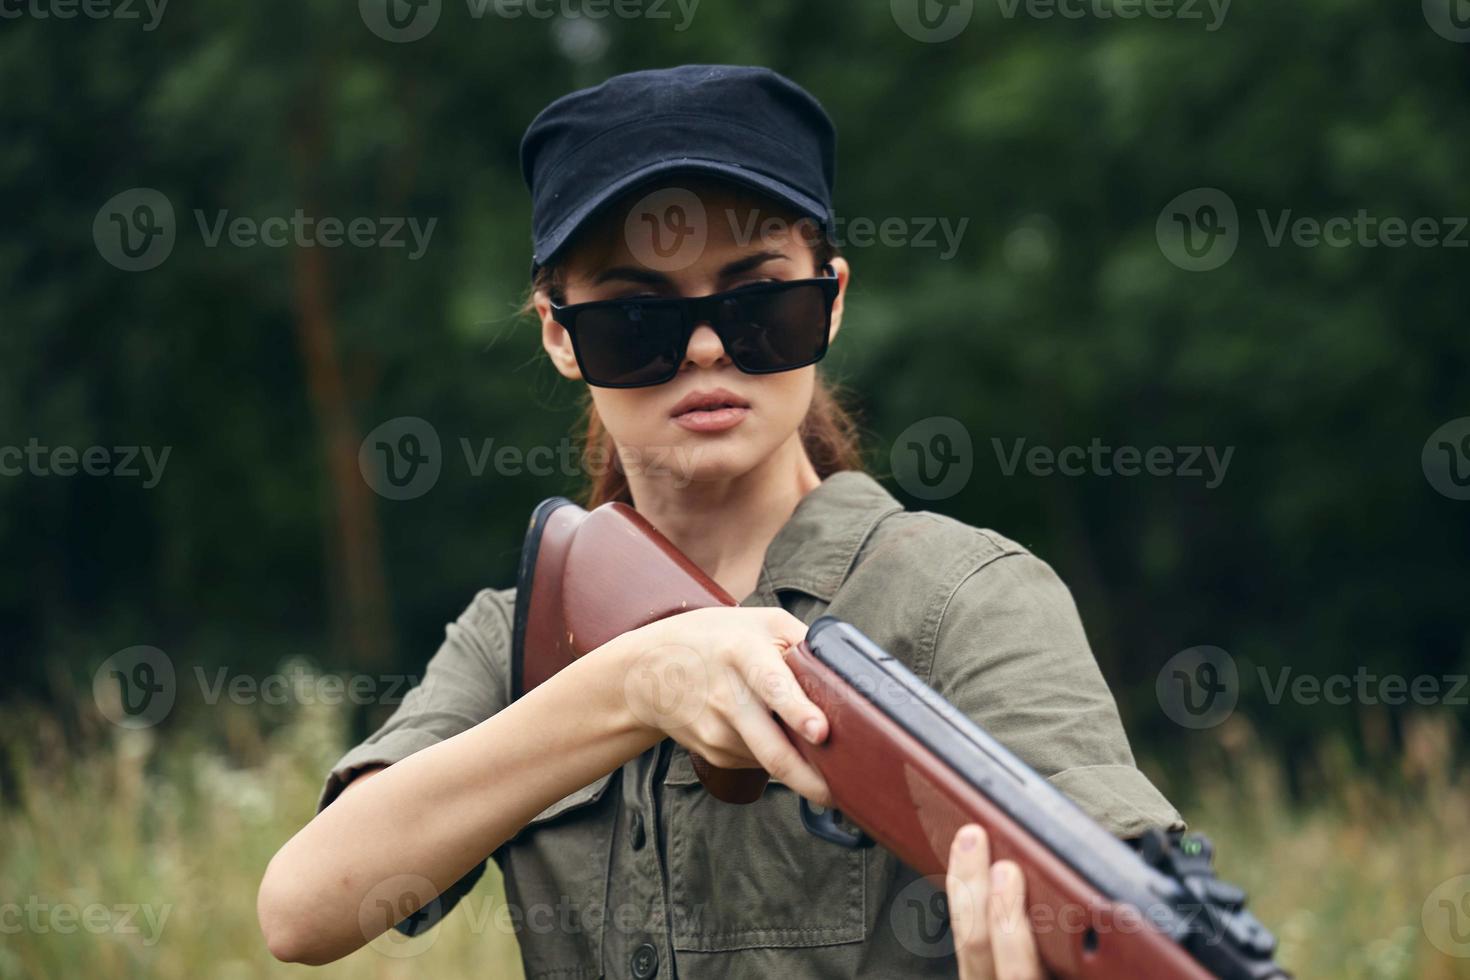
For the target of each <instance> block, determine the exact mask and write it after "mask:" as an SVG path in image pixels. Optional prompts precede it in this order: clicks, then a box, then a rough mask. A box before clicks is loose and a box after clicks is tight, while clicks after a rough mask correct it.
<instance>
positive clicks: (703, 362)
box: [684, 323, 730, 367]
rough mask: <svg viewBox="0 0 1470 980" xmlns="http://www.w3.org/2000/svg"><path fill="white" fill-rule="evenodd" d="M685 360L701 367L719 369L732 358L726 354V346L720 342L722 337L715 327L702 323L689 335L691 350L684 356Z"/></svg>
mask: <svg viewBox="0 0 1470 980" xmlns="http://www.w3.org/2000/svg"><path fill="white" fill-rule="evenodd" d="M684 360H685V361H686V362H689V363H693V364H697V365H699V366H700V367H717V366H720V365H722V364H728V363H729V362H730V356H729V354H727V353H726V352H725V345H724V344H722V343H721V342H720V335H719V334H717V333H715V329H714V327H711V326H710V325H709V324H708V323H701V324H699V325H698V326H696V327H695V328H694V333H692V334H690V335H689V349H688V351H686V352H685V354H684Z"/></svg>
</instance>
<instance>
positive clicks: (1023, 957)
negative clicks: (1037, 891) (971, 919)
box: [990, 861, 1044, 980]
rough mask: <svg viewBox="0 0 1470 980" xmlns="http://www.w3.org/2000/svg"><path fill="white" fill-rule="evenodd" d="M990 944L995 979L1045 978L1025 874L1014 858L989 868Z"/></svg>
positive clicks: (1029, 979) (1034, 979) (1028, 979)
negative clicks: (1034, 930)
mask: <svg viewBox="0 0 1470 980" xmlns="http://www.w3.org/2000/svg"><path fill="white" fill-rule="evenodd" d="M990 946H991V949H992V950H993V955H994V959H995V977H996V980H1042V977H1043V976H1044V974H1043V973H1042V970H1041V955H1040V954H1039V953H1038V952H1037V950H1036V937H1035V936H1034V935H1032V932H1031V920H1030V918H1029V917H1028V916H1027V915H1026V878H1025V876H1024V875H1022V874H1021V868H1020V867H1019V866H1018V865H1017V864H1016V863H1015V862H1013V861H997V862H995V864H994V865H993V866H991V869H990Z"/></svg>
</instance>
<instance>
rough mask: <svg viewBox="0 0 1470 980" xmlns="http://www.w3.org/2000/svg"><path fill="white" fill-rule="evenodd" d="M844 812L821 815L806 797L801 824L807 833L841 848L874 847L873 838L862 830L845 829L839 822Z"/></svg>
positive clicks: (833, 811)
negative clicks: (854, 831)
mask: <svg viewBox="0 0 1470 980" xmlns="http://www.w3.org/2000/svg"><path fill="white" fill-rule="evenodd" d="M841 817H842V811H840V810H835V809H830V808H829V809H826V810H823V811H822V812H821V813H818V812H816V810H814V809H813V808H812V805H811V802H810V801H809V800H807V799H806V798H805V797H802V799H801V822H802V825H803V826H805V827H806V829H807V831H808V832H809V833H811V834H812V835H814V836H816V837H820V838H821V839H822V840H825V841H831V842H832V843H833V844H837V845H839V846H841V847H849V848H854V847H872V846H873V838H871V837H869V836H868V835H867V834H865V833H863V832H862V831H861V830H859V831H857V832H856V833H853V832H852V831H849V830H847V829H845V828H844V827H843V826H842V825H841V824H839V823H838V822H837V821H838V820H839V819H841Z"/></svg>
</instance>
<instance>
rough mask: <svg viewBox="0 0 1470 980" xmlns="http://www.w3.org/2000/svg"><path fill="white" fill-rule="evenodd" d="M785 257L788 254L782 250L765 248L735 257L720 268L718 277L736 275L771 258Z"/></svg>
mask: <svg viewBox="0 0 1470 980" xmlns="http://www.w3.org/2000/svg"><path fill="white" fill-rule="evenodd" d="M785 258H789V256H787V255H786V254H785V253H783V252H777V251H774V250H772V249H766V250H765V251H761V252H754V253H752V254H750V255H747V256H745V257H744V258H743V259H736V260H735V261H734V262H731V263H730V264H729V265H727V266H725V267H724V268H723V269H721V270H720V278H722V279H728V278H730V277H731V276H738V275H740V273H742V272H749V271H750V270H751V269H755V268H759V267H760V266H763V265H765V264H766V263H767V262H770V261H772V260H773V259H785Z"/></svg>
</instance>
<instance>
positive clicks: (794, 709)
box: [744, 651, 827, 745]
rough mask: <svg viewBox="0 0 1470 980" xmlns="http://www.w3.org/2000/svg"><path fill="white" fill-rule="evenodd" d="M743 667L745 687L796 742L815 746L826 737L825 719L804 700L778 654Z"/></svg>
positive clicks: (801, 692)
mask: <svg viewBox="0 0 1470 980" xmlns="http://www.w3.org/2000/svg"><path fill="white" fill-rule="evenodd" d="M744 667H745V671H744V679H745V683H746V684H747V685H749V686H750V688H751V690H753V691H755V694H756V696H757V697H758V698H760V700H761V701H762V703H763V704H764V705H765V708H766V709H767V710H769V711H774V712H775V713H776V714H777V716H778V717H780V719H781V720H782V721H783V722H785V723H786V727H787V728H789V729H791V730H792V731H793V732H795V733H796V736H797V737H798V738H804V739H806V740H807V741H808V742H810V743H811V744H813V745H818V744H820V743H821V742H822V740H823V739H825V738H826V737H827V716H826V715H825V714H823V713H822V709H821V708H819V707H817V706H816V704H815V703H813V701H812V699H811V698H809V697H807V696H806V692H805V691H803V690H802V689H801V684H800V682H798V681H797V679H796V675H795V674H793V673H792V672H791V665H790V664H788V663H787V662H786V658H785V657H784V656H783V655H782V654H780V653H778V652H776V651H772V652H771V654H770V656H761V657H752V658H751V659H750V660H749V661H748V662H747V663H746V664H745V665H744Z"/></svg>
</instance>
